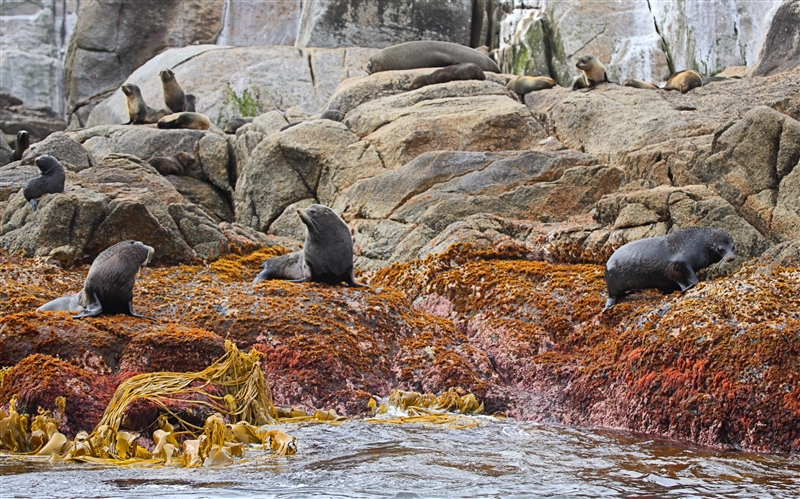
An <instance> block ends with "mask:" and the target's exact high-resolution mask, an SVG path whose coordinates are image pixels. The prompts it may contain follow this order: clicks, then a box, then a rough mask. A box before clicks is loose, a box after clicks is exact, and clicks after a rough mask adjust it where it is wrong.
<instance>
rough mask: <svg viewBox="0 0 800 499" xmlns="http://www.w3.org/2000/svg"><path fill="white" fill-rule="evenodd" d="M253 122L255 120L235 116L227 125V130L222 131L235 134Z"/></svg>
mask: <svg viewBox="0 0 800 499" xmlns="http://www.w3.org/2000/svg"><path fill="white" fill-rule="evenodd" d="M252 122H253V118H242V117H241V116H235V117H233V118H231V119H229V120H228V121H227V122H226V123H225V128H223V129H222V131H223V132H225V133H229V134H235V133H236V130H238V129H240V128H242V127H243V126H245V125H246V124H248V123H252Z"/></svg>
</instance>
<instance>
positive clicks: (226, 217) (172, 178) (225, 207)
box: [164, 175, 234, 223]
mask: <svg viewBox="0 0 800 499" xmlns="http://www.w3.org/2000/svg"><path fill="white" fill-rule="evenodd" d="M164 178H166V179H167V180H168V181H169V183H170V184H172V185H173V186H174V187H175V189H176V190H177V191H178V192H180V193H181V195H182V196H183V197H185V198H186V199H188V200H189V201H191V202H192V203H194V204H196V205H197V206H200V207H202V208H203V209H204V210H205V211H206V213H207V214H208V215H210V216H211V217H212V218H213V219H214V220H216V222H217V223H219V222H233V220H234V215H233V208H232V207H231V205H230V203H228V201H226V200H225V198H224V197H223V196H222V195H221V194H220V192H219V191H217V190H216V189H215V188H214V187H212V186H211V185H209V184H208V182H203V181H202V180H197V179H196V178H192V177H187V176H183V175H181V176H176V175H167V176H165V177H164Z"/></svg>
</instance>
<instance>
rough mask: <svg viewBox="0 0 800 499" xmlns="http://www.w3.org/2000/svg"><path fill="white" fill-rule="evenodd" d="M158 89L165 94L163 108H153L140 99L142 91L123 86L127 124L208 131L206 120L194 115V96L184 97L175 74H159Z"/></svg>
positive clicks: (129, 84)
mask: <svg viewBox="0 0 800 499" xmlns="http://www.w3.org/2000/svg"><path fill="white" fill-rule="evenodd" d="M159 77H160V78H161V89H162V91H163V92H164V103H165V104H166V105H167V108H166V109H153V108H152V107H150V106H148V105H147V103H146V102H145V101H144V98H143V97H142V91H141V89H140V88H139V87H138V86H137V85H134V84H133V83H126V84H124V85H122V87H121V88H122V93H124V94H125V104H126V106H127V108H128V119H129V121H128V122H127V123H126V125H150V124H153V123H157V124H158V128H170V129H171V128H188V129H192V130H208V129H209V128H210V126H211V122H210V121H209V119H208V117H207V116H205V115H203V114H200V113H197V112H195V102H196V100H195V97H194V95H192V94H187V93H185V92H184V91H183V88H181V86H180V85H179V84H178V80H177V79H176V78H175V73H174V72H173V71H172V70H171V69H164V70H162V71H161V72H160V73H159Z"/></svg>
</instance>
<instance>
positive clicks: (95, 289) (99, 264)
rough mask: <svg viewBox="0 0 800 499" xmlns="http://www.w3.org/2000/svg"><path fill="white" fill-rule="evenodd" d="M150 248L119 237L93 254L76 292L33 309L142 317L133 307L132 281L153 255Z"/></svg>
mask: <svg viewBox="0 0 800 499" xmlns="http://www.w3.org/2000/svg"><path fill="white" fill-rule="evenodd" d="M153 252H154V250H153V248H152V247H150V246H147V245H146V244H143V243H141V242H139V241H131V240H128V241H122V242H120V243H117V244H115V245H114V246H111V247H110V248H107V249H106V250H105V251H103V252H102V253H100V254H99V255H97V258H95V259H94V262H93V263H92V266H91V267H89V274H88V275H87V276H86V281H85V282H84V284H83V289H82V290H81V292H80V293H78V294H77V295H74V296H64V297H61V298H56V299H55V300H53V301H50V302H48V303H45V304H44V305H42V306H41V307H39V308H38V309H37V310H39V311H47V310H66V311H70V312H80V313H79V314H78V315H75V316H73V317H75V318H78V317H93V316H96V315H100V314H127V315H132V316H133V317H142V318H145V319H151V318H150V317H145V316H143V315H139V314H137V313H135V312H134V311H133V306H132V302H133V284H134V282H135V281H136V274H137V273H138V272H139V268H140V267H143V266H145V265H147V263H148V262H149V261H150V259H151V258H152V257H153Z"/></svg>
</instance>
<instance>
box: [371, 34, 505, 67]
mask: <svg viewBox="0 0 800 499" xmlns="http://www.w3.org/2000/svg"><path fill="white" fill-rule="evenodd" d="M464 62H472V63H474V64H477V65H478V67H480V68H481V69H482V70H484V71H491V72H492V73H499V72H500V68H499V67H498V66H497V64H496V63H495V62H494V61H493V60H491V59H489V58H488V57H487V56H485V55H483V54H481V53H480V52H478V51H477V50H475V49H473V48H470V47H465V46H464V45H459V44H457V43H451V42H440V41H435V40H424V41H413V42H404V43H398V44H397V45H392V46H391V47H386V48H385V49H383V50H381V51H379V52H378V53H376V54H374V55H373V56H372V57H370V58H369V62H367V64H366V66H365V67H364V69H365V70H366V71H367V73H369V74H373V73H379V72H381V71H395V70H399V69H418V68H438V67H443V66H451V65H453V64H461V63H464Z"/></svg>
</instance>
